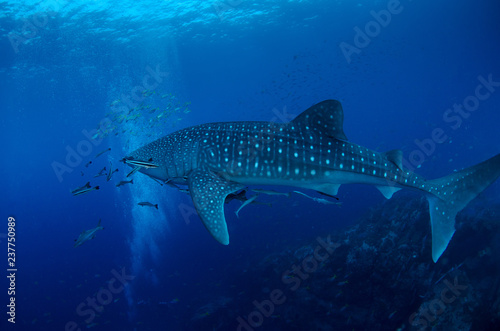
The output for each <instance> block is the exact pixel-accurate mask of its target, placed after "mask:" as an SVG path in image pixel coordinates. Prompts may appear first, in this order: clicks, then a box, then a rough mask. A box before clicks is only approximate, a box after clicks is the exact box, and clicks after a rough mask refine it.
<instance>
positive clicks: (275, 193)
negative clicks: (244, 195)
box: [252, 189, 291, 198]
mask: <svg viewBox="0 0 500 331" xmlns="http://www.w3.org/2000/svg"><path fill="white" fill-rule="evenodd" d="M252 191H254V192H257V193H263V194H267V195H284V196H285V197H287V198H289V197H290V195H291V194H290V192H287V193H285V192H276V191H273V190H261V189H252Z"/></svg>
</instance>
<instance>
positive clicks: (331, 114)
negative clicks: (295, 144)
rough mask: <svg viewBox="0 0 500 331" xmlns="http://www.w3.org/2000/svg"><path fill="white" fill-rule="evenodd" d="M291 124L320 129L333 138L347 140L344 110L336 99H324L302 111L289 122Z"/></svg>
mask: <svg viewBox="0 0 500 331" xmlns="http://www.w3.org/2000/svg"><path fill="white" fill-rule="evenodd" d="M290 124H292V125H298V126H300V127H302V128H303V127H307V128H308V129H312V130H315V131H321V132H322V133H323V134H327V135H329V136H331V137H333V138H336V139H341V140H347V137H346V135H345V134H344V127H343V126H344V111H343V110H342V105H341V104H340V102H339V101H337V100H325V101H322V102H320V103H317V104H315V105H314V106H312V107H310V108H308V109H307V110H305V111H304V112H302V113H301V114H300V115H299V116H297V117H295V118H294V119H293V121H291V122H290Z"/></svg>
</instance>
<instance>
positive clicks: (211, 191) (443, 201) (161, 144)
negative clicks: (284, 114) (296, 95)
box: [128, 100, 500, 261]
mask: <svg viewBox="0 0 500 331" xmlns="http://www.w3.org/2000/svg"><path fill="white" fill-rule="evenodd" d="M343 121H344V113H343V110H342V106H341V104H340V102H338V101H336V100H326V101H323V102H320V103H319V104H316V105H314V106H312V107H311V108H309V109H307V110H306V111H304V112H303V113H302V114H300V115H299V116H297V117H296V118H295V119H294V120H292V121H291V122H289V123H287V124H281V125H280V124H278V123H272V122H228V123H210V124H202V125H197V126H194V127H190V128H186V129H183V130H180V131H177V132H174V133H172V134H169V135H167V136H165V137H163V138H160V139H158V140H156V141H154V142H152V143H150V144H148V145H146V146H144V147H142V148H140V149H138V150H136V151H135V152H133V153H132V154H131V155H130V156H129V157H128V158H129V159H137V160H148V159H151V158H152V159H154V160H155V161H156V162H157V164H158V167H157V168H150V169H146V168H144V169H141V170H140V172H142V173H144V174H146V175H148V176H150V177H153V178H157V179H159V180H162V181H171V182H177V183H180V184H184V185H186V184H187V185H188V186H189V192H190V194H191V197H192V199H193V203H194V206H195V208H196V210H197V212H198V214H199V216H200V218H201V220H202V221H203V223H204V225H205V227H206V228H207V229H208V231H209V232H210V233H211V234H212V236H213V237H214V238H215V239H216V240H217V241H219V242H220V243H222V244H224V245H227V244H229V234H228V231H227V225H226V220H225V218H224V203H223V202H224V198H225V197H226V196H227V195H228V194H229V193H232V192H235V191H238V190H241V189H243V188H244V187H246V186H248V185H287V186H295V187H299V188H307V189H312V190H315V191H319V192H323V193H326V194H329V195H336V194H337V191H338V189H339V187H340V185H342V184H349V183H364V184H371V185H375V186H376V187H377V188H378V189H379V190H380V192H381V193H382V194H383V195H384V196H385V197H386V198H390V197H392V195H393V194H394V193H395V192H397V191H398V190H400V189H402V188H407V189H413V190H418V191H420V192H422V193H424V194H425V196H426V197H427V199H428V200H429V210H430V216H431V227H432V258H433V260H434V261H437V260H438V259H439V257H440V256H441V254H442V253H443V252H444V251H445V249H446V247H447V246H448V243H449V241H450V240H451V238H452V236H453V234H454V232H455V227H454V223H455V216H456V215H457V213H458V212H459V211H460V210H462V209H463V208H465V206H467V204H468V203H469V202H470V201H471V200H472V199H474V198H475V197H476V196H477V195H478V194H479V193H480V192H482V191H483V190H484V189H485V188H486V187H488V186H489V185H490V184H491V183H493V182H494V181H495V180H496V179H497V178H498V176H499V175H500V154H498V155H496V156H494V157H492V158H491V159H489V160H487V161H485V162H483V163H480V164H478V165H476V166H473V167H470V168H467V169H464V170H461V171H459V172H455V173H452V174H451V175H448V176H446V177H442V178H438V179H433V180H425V179H424V178H422V177H421V176H419V175H417V174H414V173H412V172H411V171H409V170H408V169H405V168H404V167H403V157H402V152H401V151H400V150H394V151H389V152H386V153H379V152H375V151H372V150H369V149H368V148H365V147H362V146H360V145H357V144H354V143H351V142H349V141H347V137H346V135H345V134H344V130H343ZM185 177H187V180H186V179H184V178H185Z"/></svg>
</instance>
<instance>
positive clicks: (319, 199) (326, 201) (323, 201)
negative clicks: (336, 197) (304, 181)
mask: <svg viewBox="0 0 500 331" xmlns="http://www.w3.org/2000/svg"><path fill="white" fill-rule="evenodd" d="M293 192H294V193H297V194H301V195H303V196H305V197H307V198H309V199H311V200H312V201H316V202H318V203H322V204H324V205H337V206H341V205H342V202H339V201H330V200H326V199H322V198H316V197H311V196H309V195H307V194H305V193H302V192H300V191H293Z"/></svg>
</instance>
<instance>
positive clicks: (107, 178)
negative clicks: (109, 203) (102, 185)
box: [106, 161, 118, 182]
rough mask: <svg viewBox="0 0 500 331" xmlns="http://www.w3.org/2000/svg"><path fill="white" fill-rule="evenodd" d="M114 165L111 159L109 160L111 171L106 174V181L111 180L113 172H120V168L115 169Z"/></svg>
mask: <svg viewBox="0 0 500 331" xmlns="http://www.w3.org/2000/svg"><path fill="white" fill-rule="evenodd" d="M112 167H113V165H112V164H111V161H110V162H109V172H108V175H107V176H106V181H107V182H109V181H110V180H111V177H113V174H114V173H115V172H118V169H115V170H113V168H112Z"/></svg>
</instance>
